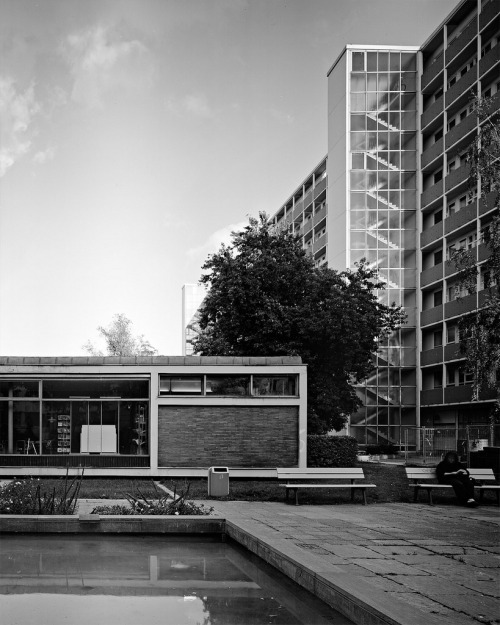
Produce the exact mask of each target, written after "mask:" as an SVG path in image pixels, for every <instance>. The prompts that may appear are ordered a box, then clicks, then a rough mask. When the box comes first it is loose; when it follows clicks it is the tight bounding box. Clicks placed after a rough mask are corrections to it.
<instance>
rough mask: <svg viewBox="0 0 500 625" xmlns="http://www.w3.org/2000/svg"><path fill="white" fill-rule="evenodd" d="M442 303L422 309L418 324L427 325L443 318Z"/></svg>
mask: <svg viewBox="0 0 500 625" xmlns="http://www.w3.org/2000/svg"><path fill="white" fill-rule="evenodd" d="M443 308H444V307H443V305H442V304H441V305H440V306H434V308H429V309H427V310H423V311H422V312H421V313H420V325H422V326H427V325H429V324H432V323H437V322H438V321H442V320H443Z"/></svg>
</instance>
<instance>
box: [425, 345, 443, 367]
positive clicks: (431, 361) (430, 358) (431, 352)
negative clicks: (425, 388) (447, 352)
mask: <svg viewBox="0 0 500 625" xmlns="http://www.w3.org/2000/svg"><path fill="white" fill-rule="evenodd" d="M442 361H443V348H442V347H434V348H433V349H426V350H425V351H423V352H421V353H420V364H421V365H422V366H423V367H425V365H435V364H437V363H439V362H442Z"/></svg>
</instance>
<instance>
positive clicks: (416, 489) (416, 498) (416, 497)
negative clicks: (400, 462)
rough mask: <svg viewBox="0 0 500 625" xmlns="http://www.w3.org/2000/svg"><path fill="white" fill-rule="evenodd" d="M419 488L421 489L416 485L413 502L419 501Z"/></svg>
mask: <svg viewBox="0 0 500 625" xmlns="http://www.w3.org/2000/svg"><path fill="white" fill-rule="evenodd" d="M418 490H419V487H418V486H415V487H414V491H413V503H417V501H418Z"/></svg>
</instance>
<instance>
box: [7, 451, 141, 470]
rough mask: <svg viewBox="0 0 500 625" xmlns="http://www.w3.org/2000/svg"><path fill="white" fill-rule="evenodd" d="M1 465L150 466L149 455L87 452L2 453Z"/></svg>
mask: <svg viewBox="0 0 500 625" xmlns="http://www.w3.org/2000/svg"><path fill="white" fill-rule="evenodd" d="M0 466H1V467H63V468H65V467H82V468H83V467H86V468H87V467H94V468H106V469H113V468H121V469H127V468H147V467H149V466H150V459H149V456H119V455H113V456H105V455H99V456H97V455H88V454H74V455H73V454H71V455H65V454H64V455H62V454H60V455H57V456H56V455H54V456H44V455H35V454H33V455H31V454H19V455H17V454H16V455H15V454H12V455H11V454H2V455H0Z"/></svg>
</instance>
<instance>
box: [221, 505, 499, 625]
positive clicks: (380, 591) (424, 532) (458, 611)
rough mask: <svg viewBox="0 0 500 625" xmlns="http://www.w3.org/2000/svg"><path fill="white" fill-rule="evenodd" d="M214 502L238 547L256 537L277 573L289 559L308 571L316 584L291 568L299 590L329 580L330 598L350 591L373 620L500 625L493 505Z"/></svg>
mask: <svg viewBox="0 0 500 625" xmlns="http://www.w3.org/2000/svg"><path fill="white" fill-rule="evenodd" d="M213 505H214V506H215V511H216V513H217V514H218V515H220V516H223V517H224V518H225V519H226V525H227V528H228V533H229V534H230V535H231V533H232V532H235V533H236V535H237V536H238V539H240V540H242V541H245V540H246V539H245V536H244V535H242V534H245V535H247V536H250V535H253V536H254V537H256V538H257V542H256V541H253V545H254V546H255V545H256V544H258V546H257V549H256V550H257V551H260V552H261V553H260V555H262V556H264V557H267V558H268V559H269V560H271V562H273V563H274V564H277V565H278V566H280V562H282V561H281V559H280V558H279V557H277V556H276V552H280V553H281V554H282V555H283V556H284V559H283V561H285V564H283V563H282V564H283V568H285V569H286V568H287V565H289V564H290V562H296V563H301V564H302V567H303V568H304V570H305V571H310V573H311V574H312V575H313V577H314V579H311V578H310V576H307V575H306V574H304V573H301V572H300V570H298V569H296V568H292V569H291V570H292V571H293V575H295V576H297V575H298V576H299V578H300V577H302V578H303V580H301V579H297V581H298V582H299V583H302V581H303V582H304V585H305V586H306V587H307V586H308V585H309V586H310V585H311V584H313V585H314V584H316V585H321V586H324V583H325V584H327V585H328V584H329V583H330V584H331V586H332V588H333V592H332V593H331V596H337V598H339V597H340V599H341V598H342V596H344V595H345V596H347V595H349V594H351V596H353V597H354V598H356V601H359V602H364V603H366V604H367V605H368V606H371V607H372V608H373V609H374V610H375V611H376V612H378V613H379V615H380V618H381V621H380V622H387V623H404V624H405V625H406V624H414V625H428V624H429V625H430V624H431V623H436V624H437V623H442V624H443V625H448V624H449V625H473V624H475V625H477V623H491V624H493V623H495V624H496V623H500V600H499V598H500V584H499V580H500V544H499V536H500V532H499V528H500V527H499V526H500V512H499V509H498V508H497V507H496V506H494V505H488V506H484V507H479V508H475V509H469V508H462V507H458V506H453V505H446V506H434V507H431V506H429V505H427V504H408V503H395V504H372V505H368V506H362V505H359V504H355V505H351V504H347V505H318V506H314V505H303V506H298V507H297V506H293V505H288V504H284V503H283V504H280V503H257V502H255V503H253V502H241V501H231V502H222V501H221V502H215V503H214V504H213ZM250 543H252V541H250ZM249 546H250V545H249ZM319 582H321V584H319ZM310 589H311V590H314V588H310ZM316 594H319V595H320V594H321V592H316ZM324 598H325V599H326V600H327V599H328V596H327V595H325V596H324ZM370 611H372V610H370ZM353 620H354V622H356V620H355V619H353ZM367 622H372V621H367Z"/></svg>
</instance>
